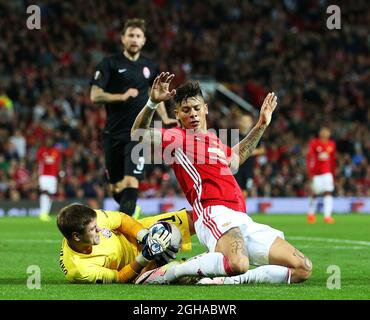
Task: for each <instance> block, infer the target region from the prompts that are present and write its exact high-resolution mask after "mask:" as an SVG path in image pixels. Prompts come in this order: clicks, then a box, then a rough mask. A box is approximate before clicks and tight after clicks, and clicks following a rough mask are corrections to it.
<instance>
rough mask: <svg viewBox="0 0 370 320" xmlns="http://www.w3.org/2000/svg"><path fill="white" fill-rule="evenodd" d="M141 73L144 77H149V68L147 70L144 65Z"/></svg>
mask: <svg viewBox="0 0 370 320" xmlns="http://www.w3.org/2000/svg"><path fill="white" fill-rule="evenodd" d="M143 75H144V77H145V79H149V77H150V70H149V68H148V67H144V68H143Z"/></svg>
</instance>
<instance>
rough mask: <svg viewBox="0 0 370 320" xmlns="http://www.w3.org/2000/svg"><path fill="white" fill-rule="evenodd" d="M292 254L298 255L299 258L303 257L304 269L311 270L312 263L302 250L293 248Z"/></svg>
mask: <svg viewBox="0 0 370 320" xmlns="http://www.w3.org/2000/svg"><path fill="white" fill-rule="evenodd" d="M293 256H295V257H298V258H300V259H303V264H304V266H305V267H306V269H307V270H308V271H311V270H312V263H311V261H310V259H308V258H307V257H306V256H305V255H304V254H303V253H302V252H300V251H298V250H297V249H295V251H294V252H293Z"/></svg>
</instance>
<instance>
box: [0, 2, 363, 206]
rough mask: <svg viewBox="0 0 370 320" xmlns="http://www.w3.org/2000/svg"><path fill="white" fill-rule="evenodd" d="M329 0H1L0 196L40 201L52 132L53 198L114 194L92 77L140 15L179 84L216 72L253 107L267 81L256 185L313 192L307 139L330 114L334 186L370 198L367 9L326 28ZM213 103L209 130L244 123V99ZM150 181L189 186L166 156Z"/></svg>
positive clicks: (167, 187)
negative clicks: (33, 17)
mask: <svg viewBox="0 0 370 320" xmlns="http://www.w3.org/2000/svg"><path fill="white" fill-rule="evenodd" d="M31 4H37V5H39V7H40V8H41V29H40V30H29V29H27V27H26V20H27V17H28V15H27V13H26V8H27V6H28V5H31ZM329 4H330V3H329V2H327V1H318V0H317V1H314V0H312V1H294V0H292V1H288V0H286V1H276V2H270V1H237V0H233V1H209V0H208V1H180V0H177V1H176V0H173V1H169V0H168V1H166V0H154V1H107V2H102V1H91V0H89V1H77V0H76V1H63V2H60V1H53V0H50V1H36V3H33V2H32V1H0V201H5V200H10V201H12V202H13V203H14V202H17V201H19V200H21V199H23V200H33V201H37V199H38V190H37V178H38V176H37V170H36V162H35V152H36V150H37V148H38V147H39V145H40V144H42V143H43V141H44V138H45V136H46V135H51V136H53V137H54V138H55V140H56V142H57V145H58V147H59V148H60V149H61V150H62V152H63V156H64V157H63V158H64V160H63V164H62V172H61V175H60V181H59V184H58V193H57V195H56V199H57V200H69V199H78V200H81V201H82V200H83V201H84V200H86V199H95V200H97V201H98V203H101V201H102V200H103V199H104V198H105V197H107V196H109V194H108V190H107V188H106V182H105V178H104V161H103V152H102V145H101V130H102V128H103V126H104V121H105V111H104V108H103V107H102V106H97V105H93V104H92V103H91V101H90V98H89V85H88V81H89V78H90V77H91V76H92V75H93V73H94V68H95V66H96V64H97V63H98V62H99V61H100V60H101V59H102V57H104V56H106V55H109V54H113V53H115V52H117V51H120V50H121V47H120V31H121V28H122V25H123V23H124V21H125V20H126V19H127V18H133V17H142V18H145V19H146V20H147V29H148V31H147V39H148V41H147V44H146V46H145V48H144V54H146V55H147V56H149V57H152V58H155V59H156V60H157V61H159V63H160V68H161V70H169V71H171V72H173V73H175V74H176V77H175V79H174V84H175V86H177V85H178V84H180V83H182V82H184V81H185V80H187V79H191V78H202V79H212V80H216V81H218V82H220V83H223V84H225V85H226V86H227V87H228V88H230V89H231V90H232V91H233V92H235V93H236V94H238V95H239V96H240V97H242V98H243V99H245V100H246V101H248V102H249V103H250V104H252V105H253V106H254V107H255V108H256V110H258V108H259V106H260V105H261V102H262V100H263V97H264V96H265V94H266V93H267V92H268V91H270V90H271V91H272V90H273V91H275V92H276V93H277V94H278V96H279V106H278V111H277V113H276V115H275V116H274V119H273V121H272V124H271V126H270V128H269V129H268V130H267V131H266V133H265V135H264V142H265V146H266V148H267V153H266V156H265V158H264V159H262V160H264V161H260V164H259V165H258V166H257V168H256V169H255V178H254V180H255V187H254V189H253V190H252V192H251V194H250V196H258V197H269V196H272V197H275V196H279V197H285V196H290V197H304V196H306V195H307V188H308V181H307V177H306V173H305V150H306V147H307V143H308V140H309V139H310V138H311V137H313V136H314V135H316V134H317V131H318V129H319V127H320V125H321V124H328V125H329V126H331V128H332V132H333V138H334V139H335V140H336V141H337V145H338V151H339V154H338V174H337V179H336V182H335V195H336V196H346V197H351V196H362V197H364V196H365V197H366V196H367V197H368V196H370V188H369V186H370V166H369V156H370V132H369V130H370V126H369V124H370V108H369V98H370V86H369V79H370V52H369V51H370V38H369V25H370V14H369V8H368V4H367V2H366V1H356V2H353V1H345V2H343V3H341V2H340V8H341V14H342V16H341V18H342V21H341V24H342V29H341V30H329V29H328V28H327V27H326V25H325V24H326V21H327V18H328V14H327V13H326V8H327V6H328V5H329ZM209 105H210V108H211V110H212V112H211V115H210V116H209V127H210V128H215V129H218V128H235V127H236V123H235V121H236V119H237V118H238V117H239V116H240V113H241V112H242V109H241V108H240V107H239V106H237V105H236V104H234V103H233V102H232V101H231V100H229V99H225V98H224V97H223V96H221V95H219V94H215V95H211V96H209ZM6 106H7V107H6ZM168 109H169V112H171V108H170V106H168ZM22 141H23V142H25V144H24V146H22ZM140 190H141V191H140V198H147V197H165V196H173V195H181V193H180V192H181V191H180V189H179V187H178V184H177V182H176V180H175V179H174V177H173V175H172V172H171V170H169V169H168V168H167V167H164V166H152V167H148V170H147V174H146V179H145V180H144V181H143V183H142V184H141V189H140Z"/></svg>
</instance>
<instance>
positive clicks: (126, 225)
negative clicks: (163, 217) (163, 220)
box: [117, 213, 149, 243]
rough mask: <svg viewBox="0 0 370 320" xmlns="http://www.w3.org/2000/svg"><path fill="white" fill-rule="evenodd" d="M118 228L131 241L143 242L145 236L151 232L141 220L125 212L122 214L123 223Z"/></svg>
mask: <svg viewBox="0 0 370 320" xmlns="http://www.w3.org/2000/svg"><path fill="white" fill-rule="evenodd" d="M117 230H118V231H119V232H121V233H122V234H123V235H124V236H125V237H126V238H127V239H128V240H129V241H130V242H131V243H134V242H135V241H139V242H140V243H143V242H144V238H145V236H146V235H147V234H148V232H149V231H148V229H146V228H144V226H143V225H142V224H141V223H140V222H138V221H137V220H135V219H134V218H132V217H131V216H129V215H127V214H125V213H122V214H121V225H120V226H119V227H118V229H117Z"/></svg>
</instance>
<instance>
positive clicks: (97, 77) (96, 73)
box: [94, 70, 101, 80]
mask: <svg viewBox="0 0 370 320" xmlns="http://www.w3.org/2000/svg"><path fill="white" fill-rule="evenodd" d="M100 75H101V72H100V71H99V70H98V71H96V72H95V75H94V80H98V79H99V78H100Z"/></svg>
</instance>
